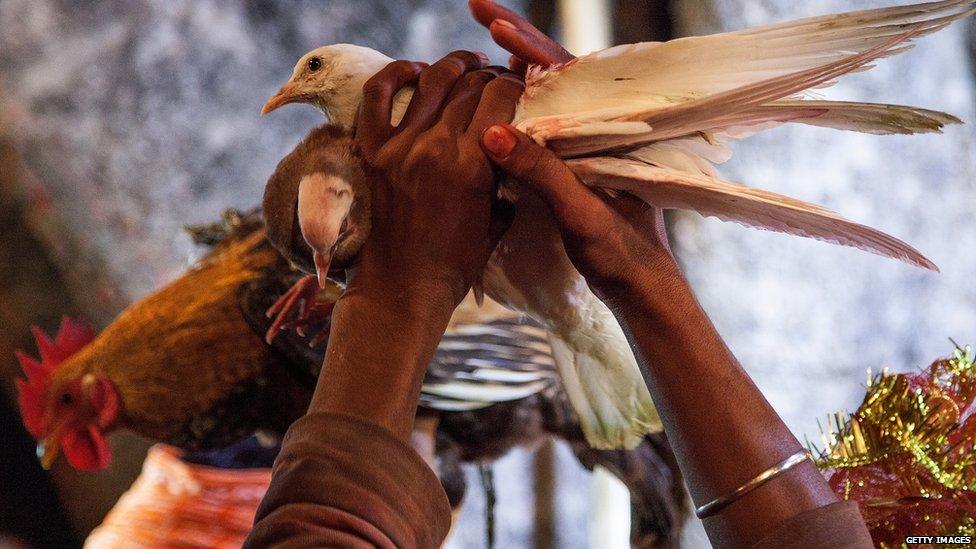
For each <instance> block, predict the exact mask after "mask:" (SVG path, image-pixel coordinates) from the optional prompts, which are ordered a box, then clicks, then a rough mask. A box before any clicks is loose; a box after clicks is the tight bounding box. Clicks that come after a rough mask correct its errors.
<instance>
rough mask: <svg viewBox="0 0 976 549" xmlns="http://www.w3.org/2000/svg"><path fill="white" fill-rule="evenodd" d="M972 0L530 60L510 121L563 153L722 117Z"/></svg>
mask: <svg viewBox="0 0 976 549" xmlns="http://www.w3.org/2000/svg"><path fill="white" fill-rule="evenodd" d="M974 3H976V0H949V1H944V2H933V3H927V4H917V5H912V6H899V7H892V8H882V9H876V10H867V11H861V12H852V13H846V14H837V15H828V16H824V17H818V18H812V19H805V20H800V21H794V22H791V23H784V24H778V25H771V26H766V27H759V28H756V29H749V30H745V31H739V32H733V33H725V34H718V35H712V36H705V37H692V38H685V39H680V40H673V41H670V42H663V43H643V44H632V45H624V46H617V47H614V48H610V49H607V50H603V51H600V52H596V53H593V54H591V55H588V56H585V57H581V58H579V59H576V60H574V61H571V62H569V63H567V64H565V65H563V66H561V67H554V68H551V69H540V68H534V69H533V70H531V71H530V73H529V75H528V85H527V88H526V93H525V94H524V95H523V98H522V101H521V103H520V106H519V111H518V113H517V114H516V122H517V125H518V126H519V128H520V129H522V130H523V131H526V132H527V133H529V134H530V135H532V136H533V137H535V138H536V139H537V140H539V141H540V142H546V143H549V144H550V146H551V147H552V148H553V149H554V150H557V151H559V152H561V153H562V154H564V155H566V156H577V155H581V154H591V153H594V152H598V151H602V150H607V149H610V148H620V147H626V146H628V145H634V144H635V143H643V142H648V141H658V140H663V139H669V138H673V137H679V136H683V135H689V134H692V133H694V132H698V131H706V130H708V129H710V128H715V127H720V126H719V125H718V124H719V123H720V122H721V120H717V119H721V118H722V117H727V116H729V115H731V114H732V113H737V112H741V111H750V110H754V109H757V108H758V107H761V106H764V105H767V104H769V103H773V102H776V101H779V100H782V99H786V98H791V97H792V98H794V99H795V96H796V95H797V94H799V93H801V92H804V91H806V90H809V89H811V88H815V87H820V86H824V85H828V84H830V83H832V82H834V81H835V80H836V79H837V78H839V77H840V76H843V75H844V74H847V73H850V72H854V71H858V70H863V69H865V68H868V67H869V64H870V63H871V62H872V61H874V60H876V59H879V58H882V57H886V56H890V55H894V54H896V53H900V52H902V51H905V50H906V49H908V48H910V47H911V45H910V44H909V43H908V42H909V41H910V40H911V39H913V38H916V37H918V36H921V35H924V34H928V33H931V32H935V31H937V30H939V29H941V28H944V27H945V26H947V25H948V24H950V23H951V22H952V21H955V20H957V19H959V18H962V17H965V16H966V15H969V14H970V13H972V9H973V4H974ZM607 105H612V107H609V108H608V107H607ZM810 108H811V109H816V108H817V106H810ZM921 112H930V111H921ZM765 114H768V113H765ZM939 114H940V115H941V113H939ZM810 116H812V115H810V114H808V115H807V116H804V117H803V118H810ZM946 116H947V115H946ZM787 121H788V120H787ZM743 125H744V124H743ZM852 126H854V127H852V129H857V128H856V126H857V125H856V124H854V125H852Z"/></svg>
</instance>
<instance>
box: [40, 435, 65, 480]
mask: <svg viewBox="0 0 976 549" xmlns="http://www.w3.org/2000/svg"><path fill="white" fill-rule="evenodd" d="M58 450H60V448H59V446H58V437H57V433H52V434H50V435H48V436H46V437H44V438H43V439H41V441H40V442H38V443H37V459H38V460H40V462H41V467H43V468H44V470H45V471H47V470H49V469H50V468H51V466H52V465H54V460H55V459H57V457H58Z"/></svg>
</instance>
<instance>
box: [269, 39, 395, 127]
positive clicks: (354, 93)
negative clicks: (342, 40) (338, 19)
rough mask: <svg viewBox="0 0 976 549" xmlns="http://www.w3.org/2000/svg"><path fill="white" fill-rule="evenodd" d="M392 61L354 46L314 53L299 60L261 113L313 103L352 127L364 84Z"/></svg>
mask: <svg viewBox="0 0 976 549" xmlns="http://www.w3.org/2000/svg"><path fill="white" fill-rule="evenodd" d="M391 61H392V59H390V58H389V57H387V56H385V55H383V54H382V53H380V52H378V51H376V50H373V49H370V48H364V47H361V46H354V45H352V44H335V45H332V46H323V47H321V48H318V49H316V50H312V51H310V52H308V53H306V54H305V55H303V56H302V58H301V59H299V60H298V63H297V64H296V65H295V70H294V71H293V72H292V75H291V78H290V79H289V80H288V82H286V83H285V85H284V86H282V87H281V89H280V90H278V93H276V94H274V95H273V96H271V98H270V99H268V102H267V103H265V104H264V108H262V109H261V114H268V113H269V112H271V111H273V110H275V109H277V108H279V107H282V106H284V105H287V104H289V103H309V104H312V105H315V106H316V107H318V108H319V109H320V110H321V111H322V112H323V113H324V114H325V116H326V118H327V119H328V120H329V122H330V123H332V124H338V125H340V126H342V127H345V128H350V127H352V125H353V122H354V120H355V118H356V110H357V109H358V108H359V99H360V97H361V95H362V89H363V84H364V83H365V82H366V80H367V79H368V78H369V77H370V76H372V75H374V74H376V73H377V72H378V71H379V70H380V69H382V68H383V67H385V66H386V65H387V64H388V63H390V62H391Z"/></svg>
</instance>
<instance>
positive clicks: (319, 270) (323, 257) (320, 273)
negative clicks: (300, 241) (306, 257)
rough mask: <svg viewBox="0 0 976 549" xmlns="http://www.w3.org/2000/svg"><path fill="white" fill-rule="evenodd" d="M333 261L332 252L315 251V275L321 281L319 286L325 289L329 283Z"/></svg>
mask: <svg viewBox="0 0 976 549" xmlns="http://www.w3.org/2000/svg"><path fill="white" fill-rule="evenodd" d="M331 263H332V253H331V251H330V253H322V252H319V251H316V252H315V277H316V278H317V279H318V281H319V288H321V289H323V290H324V289H325V287H326V284H328V276H329V264H331Z"/></svg>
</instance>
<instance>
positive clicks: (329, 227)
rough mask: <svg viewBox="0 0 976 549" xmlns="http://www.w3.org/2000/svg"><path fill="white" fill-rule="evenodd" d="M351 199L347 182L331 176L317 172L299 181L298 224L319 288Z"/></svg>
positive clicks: (325, 275) (337, 244) (326, 275)
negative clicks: (307, 247) (312, 263)
mask: <svg viewBox="0 0 976 549" xmlns="http://www.w3.org/2000/svg"><path fill="white" fill-rule="evenodd" d="M353 199H354V197H353V192H352V188H351V187H350V186H349V184H348V183H347V182H346V181H345V180H344V179H342V178H341V177H336V176H334V175H325V174H323V173H321V172H316V173H313V174H311V175H308V176H305V177H303V178H302V180H301V182H300V183H299V184H298V226H299V228H300V229H301V231H302V237H303V238H304V239H305V242H306V243H307V244H308V245H309V247H311V248H312V251H313V252H314V255H313V261H314V263H315V271H316V275H317V277H318V281H319V286H320V287H322V288H325V287H326V284H327V282H326V278H327V277H328V274H329V267H330V265H331V263H332V258H333V257H334V256H335V252H336V248H337V247H338V246H339V241H340V240H341V239H342V235H343V231H344V230H345V228H346V217H347V216H348V215H349V210H350V209H351V208H352V203H353Z"/></svg>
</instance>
